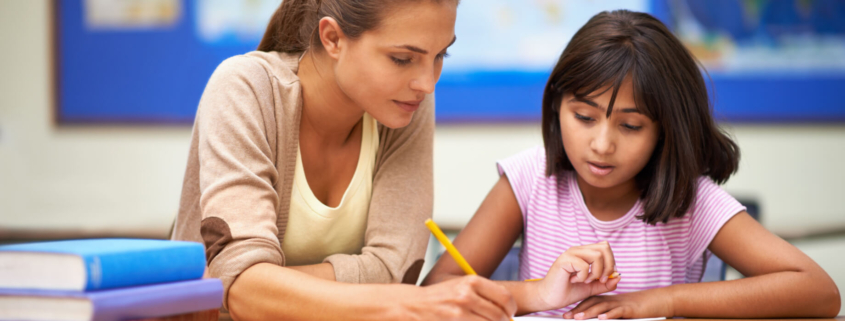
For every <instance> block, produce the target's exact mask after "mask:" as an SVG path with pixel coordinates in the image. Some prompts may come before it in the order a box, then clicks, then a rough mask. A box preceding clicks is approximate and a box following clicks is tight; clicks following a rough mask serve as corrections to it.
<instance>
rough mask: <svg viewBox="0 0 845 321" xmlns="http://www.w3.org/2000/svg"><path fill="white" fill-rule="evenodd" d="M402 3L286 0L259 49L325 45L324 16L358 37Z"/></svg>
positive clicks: (394, 0)
mask: <svg viewBox="0 0 845 321" xmlns="http://www.w3.org/2000/svg"><path fill="white" fill-rule="evenodd" d="M417 1H419V0H417ZM435 1H436V2H439V1H438V0H435ZM401 2H407V0H406V1H402V0H284V1H282V4H281V5H279V8H278V9H276V12H275V13H273V16H272V17H271V18H270V23H268V24H267V30H266V31H265V32H264V37H263V38H261V43H259V44H258V50H259V51H279V52H302V51H305V49H308V48H309V47H311V46H315V48H322V45H321V44H320V35H319V34H318V32H317V28H318V25H319V22H320V19H322V18H323V17H331V18H334V20H335V21H337V24H338V26H340V29H341V30H342V31H343V33H344V34H345V35H346V36H347V37H349V38H352V39H355V38H357V37H359V36H360V35H361V34H362V33H364V31H368V30H372V29H374V28H376V27H377V26H378V23H379V22H380V21H381V18H382V16H381V15H382V14H384V13H385V12H387V11H388V10H390V9H393V8H394V7H395V6H396V5H398V4H400V3H401Z"/></svg>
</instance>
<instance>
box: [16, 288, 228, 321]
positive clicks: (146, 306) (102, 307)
mask: <svg viewBox="0 0 845 321" xmlns="http://www.w3.org/2000/svg"><path fill="white" fill-rule="evenodd" d="M222 304H223V284H222V283H221V282H220V280H219V279H200V280H190V281H181V282H173V283H162V284H153V285H143V286H135V287H128V288H120V289H111V290H99V291H90V292H78V291H52V290H30V289H0V320H93V321H115V320H126V319H143V318H157V317H165V316H172V315H179V314H185V313H191V312H199V311H205V310H211V309H218V308H220V306H221V305H222Z"/></svg>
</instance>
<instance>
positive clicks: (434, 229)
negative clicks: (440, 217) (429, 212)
mask: <svg viewBox="0 0 845 321" xmlns="http://www.w3.org/2000/svg"><path fill="white" fill-rule="evenodd" d="M425 226H427V227H428V229H429V230H431V234H434V237H435V238H437V240H438V241H440V244H443V247H445V248H446V252H449V255H451V256H452V258H453V259H455V262H458V266H460V267H461V269H462V270H464V273H466V274H468V275H478V273H475V270H473V269H472V267H471V266H469V263H467V260H465V259H464V256H463V255H461V253H460V252H458V249H456V248H455V246H454V245H452V241H449V238H448V237H446V234H443V231H442V230H440V227H439V226H437V223H434V221H432V220H431V219H427V220H425ZM511 321H513V319H511Z"/></svg>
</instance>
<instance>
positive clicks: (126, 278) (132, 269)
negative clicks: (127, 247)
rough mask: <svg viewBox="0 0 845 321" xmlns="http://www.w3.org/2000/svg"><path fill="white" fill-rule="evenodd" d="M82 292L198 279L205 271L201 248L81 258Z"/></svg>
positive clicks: (193, 247) (165, 249)
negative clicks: (84, 268)
mask: <svg viewBox="0 0 845 321" xmlns="http://www.w3.org/2000/svg"><path fill="white" fill-rule="evenodd" d="M83 260H84V261H85V265H86V274H87V283H86V287H85V290H86V291H92V290H101V289H112V288H120V287H129V286H136V285H144V284H155V283H165V282H176V281H184V280H193V279H199V278H201V277H202V274H203V271H204V270H205V253H204V250H203V246H202V245H201V244H198V243H195V244H189V245H186V246H178V247H169V248H160V249H153V250H144V251H132V252H120V253H109V254H102V255H90V256H85V257H83Z"/></svg>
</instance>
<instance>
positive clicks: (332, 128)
mask: <svg viewBox="0 0 845 321" xmlns="http://www.w3.org/2000/svg"><path fill="white" fill-rule="evenodd" d="M331 64H332V62H331V59H329V58H328V57H325V56H324V55H321V54H320V53H316V52H306V53H305V54H304V55H303V57H302V60H301V61H300V62H299V69H298V70H297V76H298V77H299V82H300V84H301V86H302V120H301V122H300V135H302V136H307V137H308V138H309V139H314V140H315V143H316V144H318V145H329V146H342V145H345V144H346V143H348V142H349V140H350V139H351V138H352V137H353V132H354V129H355V128H356V126H357V125H358V124H359V123H360V121H361V117H363V116H364V110H363V109H361V108H360V107H359V106H357V105H356V104H355V103H354V102H352V100H350V99H349V97H348V96H346V94H345V93H344V92H343V91H342V90H341V89H340V87H338V86H337V81H336V80H335V75H334V69H333V68H332V66H331Z"/></svg>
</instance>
